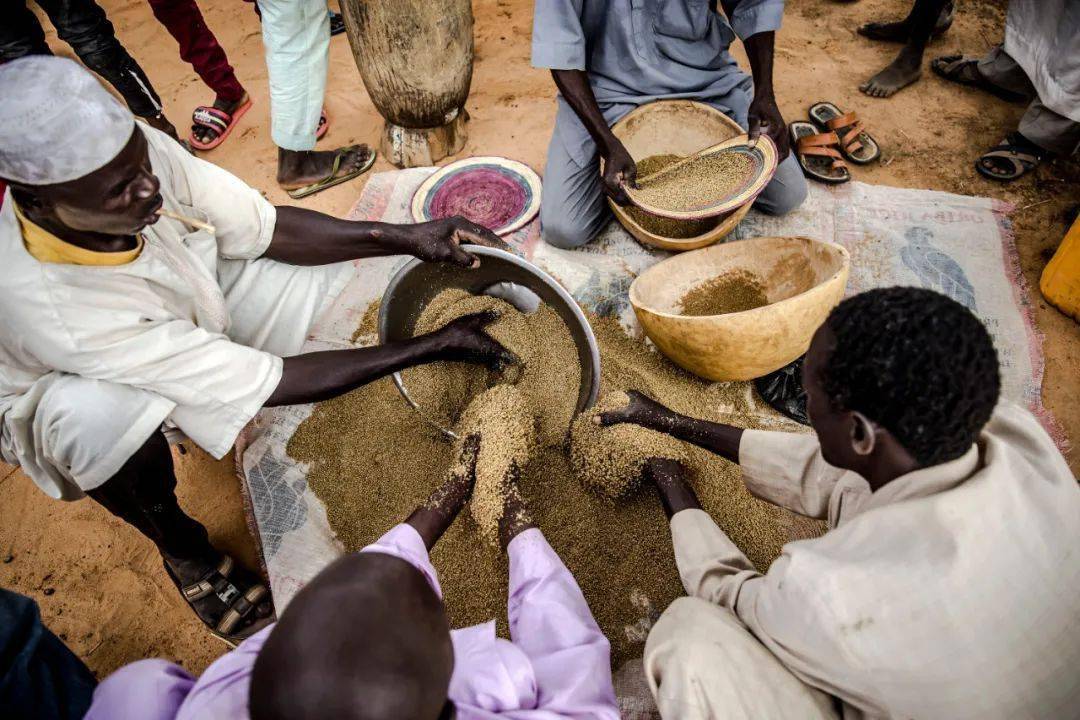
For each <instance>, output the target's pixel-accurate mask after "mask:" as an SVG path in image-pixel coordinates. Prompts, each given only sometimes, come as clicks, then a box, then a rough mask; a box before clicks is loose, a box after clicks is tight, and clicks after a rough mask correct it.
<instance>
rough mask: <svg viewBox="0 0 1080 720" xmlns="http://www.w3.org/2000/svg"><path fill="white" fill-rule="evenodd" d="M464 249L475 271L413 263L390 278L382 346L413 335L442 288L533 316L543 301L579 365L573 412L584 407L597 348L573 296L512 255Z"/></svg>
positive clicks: (591, 398)
mask: <svg viewBox="0 0 1080 720" xmlns="http://www.w3.org/2000/svg"><path fill="white" fill-rule="evenodd" d="M467 249H468V251H469V252H471V253H472V254H474V255H477V256H479V258H480V267H478V268H476V269H464V268H460V267H457V266H455V265H449V264H446V263H428V262H421V261H420V260H413V261H411V262H409V263H407V264H406V265H405V266H404V267H403V268H401V270H399V271H398V272H397V274H396V275H394V277H393V278H392V279H391V280H390V284H389V285H388V286H387V287H386V292H385V293H383V298H382V304H381V306H380V307H379V340H380V341H381V342H383V343H387V342H394V341H398V340H407V339H409V338H411V337H413V335H414V334H415V331H416V321H417V319H418V318H419V317H420V313H421V312H423V310H424V308H425V307H427V305H428V303H430V302H431V300H432V298H434V297H435V296H436V295H438V294H439V293H440V292H442V291H443V290H446V289H447V288H461V289H463V290H465V291H467V292H470V293H472V294H473V295H491V296H493V297H498V298H501V299H503V300H506V301H507V302H509V303H510V304H511V305H513V306H514V307H516V308H517V309H518V310H521V311H522V312H525V313H531V312H535V311H536V309H537V308H538V307H540V303H546V304H547V305H550V306H551V308H552V309H553V310H554V311H555V312H556V313H558V315H559V317H561V318H562V320H563V322H564V323H566V327H567V328H568V329H569V330H570V335H571V337H572V338H573V340H574V344H575V345H576V346H577V351H578V362H579V364H580V365H581V384H580V386H579V387H578V399H577V412H579V413H580V412H582V411H583V410H585V409H586V408H588V407H590V406H591V405H592V404H593V403H594V402H596V395H597V393H598V392H599V390H600V349H599V348H598V346H597V344H596V336H595V335H593V331H592V327H591V326H590V325H589V321H588V319H586V317H585V313H583V312H582V311H581V308H580V307H578V304H577V303H576V302H574V298H573V297H571V295H570V293H568V292H567V291H566V289H565V288H563V286H562V285H560V284H559V283H558V282H557V281H556V280H555V279H554V278H553V277H551V276H550V275H548V274H547V273H546V272H544V271H543V270H541V269H540V268H538V267H536V266H535V265H533V264H532V263H530V262H528V261H527V260H523V259H521V258H519V257H518V256H517V255H514V254H513V253H508V252H505V251H503V250H496V249H495V248H489V247H482V246H479V245H469V246H467ZM393 378H394V384H395V385H397V388H398V390H400V391H401V395H402V396H403V397H404V398H405V401H406V402H408V403H409V404H410V405H412V406H413V408H415V409H416V410H417V411H418V412H419V413H420V415H421V417H423V418H424V419H425V420H426V421H427V422H429V423H430V424H432V425H434V426H435V427H436V428H438V429H439V430H440V431H441V432H442V433H443V434H444V435H445V436H447V437H449V438H456V437H457V436H456V435H455V434H454V432H453V431H452V430H450V428H446V427H442V426H441V425H439V424H438V423H435V422H433V421H432V420H431V419H430V417H429V416H428V415H427V414H426V413H425V412H424V409H423V408H422V407H420V406H419V405H418V404H417V403H416V401H414V400H413V399H412V397H411V396H410V395H409V390H408V388H406V387H405V382H404V380H403V379H402V377H401V373H399V372H398V373H394V375H393Z"/></svg>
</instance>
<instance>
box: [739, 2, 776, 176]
mask: <svg viewBox="0 0 1080 720" xmlns="http://www.w3.org/2000/svg"><path fill="white" fill-rule="evenodd" d="M727 5H728V3H724V9H725V11H726V12H728V16H729V17H730V11H728V9H727ZM775 36H776V33H773V32H764V33H758V34H756V35H751V36H750V37H748V38H747V39H746V40H744V41H743V46H744V47H745V48H746V55H747V57H748V58H749V59H750V71H751V72H752V73H753V75H754V99H753V101H751V103H750V109H749V111H748V113H747V121H748V124H749V126H750V127H749V130H748V131H747V134H748V135H749V138H750V142H751V144H752V143H754V142H756V141H757V139H758V138H759V137H760V136H761V134H762V133H765V134H766V135H768V136H769V137H770V138H772V141H773V142H774V143H776V151H777V159H778V160H783V159H784V158H786V157H787V156H788V154H789V153H790V152H791V141H790V140H789V138H788V133H787V123H786V122H784V117H783V116H782V115H781V114H780V108H778V107H777V106H776V96H775V95H774V94H773V54H774V53H773V45H774V42H775Z"/></svg>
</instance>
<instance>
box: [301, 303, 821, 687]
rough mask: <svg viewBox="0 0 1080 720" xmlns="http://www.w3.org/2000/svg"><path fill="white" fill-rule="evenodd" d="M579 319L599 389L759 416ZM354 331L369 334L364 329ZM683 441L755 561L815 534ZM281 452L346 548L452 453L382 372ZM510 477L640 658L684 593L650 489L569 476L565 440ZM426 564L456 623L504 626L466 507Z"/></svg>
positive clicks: (365, 538)
mask: <svg viewBox="0 0 1080 720" xmlns="http://www.w3.org/2000/svg"><path fill="white" fill-rule="evenodd" d="M369 315H370V317H372V318H373V317H374V314H373V313H369ZM590 321H591V322H592V326H593V330H594V332H595V333H596V337H597V341H598V343H599V345H600V353H601V357H602V382H601V392H602V393H603V394H605V395H606V394H608V393H609V392H611V391H614V390H627V389H633V390H638V391H641V392H643V393H645V394H647V395H649V396H651V397H655V398H657V399H659V400H661V401H662V402H664V403H666V404H668V405H669V406H671V407H672V408H673V409H675V410H677V411H679V412H682V413H686V414H689V415H694V416H697V417H702V418H707V419H710V420H724V421H728V422H732V423H734V424H738V425H749V426H754V425H756V424H757V421H756V420H755V418H756V417H760V415H761V414H762V413H769V412H770V411H769V410H768V409H767V408H765V406H764V404H763V403H761V402H760V401H757V400H756V399H754V398H753V396H752V395H751V391H750V386H749V384H748V383H724V384H721V383H708V382H705V381H702V380H700V379H698V378H696V377H694V376H692V375H690V374H689V373H686V372H684V371H682V370H680V369H678V368H676V367H674V366H673V365H671V364H670V363H668V362H667V361H666V360H664V359H663V358H662V357H661V356H659V355H658V354H656V353H655V352H652V351H650V350H649V349H648V348H647V347H646V346H645V345H644V343H642V342H640V341H637V340H633V339H631V338H629V337H628V336H627V335H626V334H625V332H623V330H622V328H621V327H620V326H619V324H618V322H617V321H615V320H614V319H610V318H597V317H590ZM359 335H360V337H361V339H362V340H363V341H365V342H372V343H373V342H375V341H376V336H375V334H374V326H373V325H372V326H370V327H362V328H360V332H359ZM575 387H576V385H575ZM751 411H753V413H754V415H750V414H749V413H750V412H751ZM776 417H779V416H776ZM684 450H685V452H686V453H687V459H688V464H689V466H690V468H691V472H692V476H693V478H694V486H695V489H696V490H697V493H698V495H699V497H700V499H701V501H702V504H703V506H704V507H705V509H706V510H707V511H708V512H709V513H710V514H711V515H712V516H713V517H714V518H716V521H717V522H718V523H719V525H720V527H721V528H723V529H724V531H725V532H727V533H728V534H729V535H730V537H731V538H732V540H733V541H734V542H735V543H736V544H737V545H738V546H739V547H740V548H742V549H743V550H744V551H745V552H746V553H747V555H748V556H749V557H750V559H751V560H752V561H753V562H754V563H755V564H756V565H757V566H758V567H759V568H761V569H764V568H766V567H768V565H769V563H770V562H772V560H773V559H774V558H775V557H776V556H777V555H778V553H779V551H780V547H781V545H783V543H784V542H786V541H787V540H788V539H789V538H791V537H792V536H793V535H797V536H807V535H810V534H813V533H814V532H816V533H820V532H821V530H822V528H821V526H820V524H813V525H807V524H806V523H807V521H805V520H798V519H796V518H795V516H792V515H791V514H790V513H787V512H785V511H781V510H779V509H777V508H775V507H773V506H771V505H768V504H767V503H764V502H761V501H759V500H757V499H755V498H753V497H752V496H751V495H750V494H749V493H748V492H747V491H746V490H745V488H744V487H743V485H742V481H741V477H740V474H739V471H738V468H737V467H735V466H734V465H732V464H731V463H728V462H727V461H725V460H723V459H721V458H719V457H717V456H715V455H711V454H708V453H706V452H704V451H702V450H699V449H697V448H693V447H690V446H684ZM288 452H289V454H290V455H292V456H293V457H294V458H296V459H297V460H300V461H303V462H306V463H309V468H310V469H309V474H308V477H307V482H308V484H309V486H310V487H311V489H312V490H313V491H314V492H315V494H316V495H317V496H318V497H319V498H320V499H321V501H322V503H323V504H324V505H325V507H326V513H327V519H328V520H329V522H330V526H331V527H332V528H333V529H334V532H335V533H336V534H337V537H338V538H339V539H340V541H341V542H342V544H343V545H344V547H345V549H346V550H347V551H354V550H358V549H360V548H361V547H363V546H364V545H367V544H369V543H371V542H373V541H374V540H376V539H378V538H379V536H381V535H382V534H383V533H385V532H386V531H387V530H389V529H390V528H391V527H393V525H395V524H396V523H398V522H401V521H402V520H403V519H405V518H406V517H407V516H408V515H409V513H411V512H412V511H413V510H414V509H415V508H416V507H417V506H418V505H421V504H423V503H424V502H425V500H426V499H427V497H428V495H430V494H431V492H432V491H433V490H434V489H435V488H436V487H438V486H439V484H440V483H442V481H443V480H444V478H445V477H446V471H447V468H448V467H449V466H450V464H451V463H452V462H453V459H454V458H455V457H456V456H455V455H454V449H453V447H452V446H451V445H450V444H449V443H446V442H445V441H444V440H443V439H442V438H441V436H440V434H439V433H438V432H437V431H435V430H433V429H432V428H430V427H429V426H428V425H426V424H425V423H424V422H422V421H421V420H420V419H419V418H418V417H417V415H416V413H415V412H414V411H413V410H412V409H411V408H410V407H408V406H407V405H406V404H405V402H404V401H403V400H402V398H401V396H400V394H399V393H398V392H397V388H395V387H394V385H393V383H392V382H391V380H390V379H389V378H384V379H383V380H379V381H377V382H374V383H371V384H369V385H367V386H365V387H362V388H359V389H357V390H354V391H353V392H351V393H349V394H347V395H344V396H342V397H339V398H336V399H334V400H330V401H327V402H324V403H320V404H319V405H317V406H316V407H315V408H314V410H313V412H312V414H311V416H310V417H309V418H308V419H307V420H306V421H304V423H302V424H301V425H300V427H299V429H298V430H297V431H296V433H295V434H294V435H293V437H292V440H291V441H290V442H289V445H288ZM520 487H521V491H522V494H523V496H524V498H525V501H526V502H527V503H528V504H529V507H530V510H531V511H532V514H533V515H534V519H535V520H536V522H537V524H538V525H539V527H540V528H541V529H542V530H543V532H544V534H545V536H546V537H547V538H548V540H549V541H550V543H551V545H552V547H554V548H555V550H556V551H557V552H558V553H559V555H560V557H561V558H562V559H563V561H564V562H565V563H566V565H567V567H568V568H569V569H570V571H571V572H573V574H574V577H575V578H576V579H577V581H578V583H579V585H580V586H581V589H582V592H583V593H584V594H585V598H586V599H587V600H588V602H589V607H590V608H591V609H592V611H593V613H594V615H595V616H596V619H597V622H598V623H599V624H600V627H601V628H602V629H603V630H604V632H605V634H606V635H607V636H608V638H609V639H610V641H611V643H612V661H613V664H614V665H615V666H616V667H618V666H619V665H621V664H622V662H623V661H625V660H627V659H629V658H632V657H638V656H640V655H641V652H642V648H643V643H644V641H645V636H646V635H647V633H648V630H649V628H650V627H651V625H652V622H653V621H655V619H656V618H657V617H658V615H659V613H660V612H661V611H663V610H664V608H666V607H667V606H668V604H670V603H671V601H672V600H674V599H675V598H676V597H679V596H680V595H682V594H683V593H684V591H683V588H682V584H681V582H680V580H679V575H678V571H677V570H676V568H675V562H674V557H673V555H672V550H671V534H670V531H669V529H668V523H667V519H666V518H665V517H664V513H663V510H662V509H661V507H660V503H659V501H658V500H657V498H656V496H655V493H653V492H651V491H647V492H645V491H643V492H639V493H636V494H633V495H631V496H629V497H627V498H624V499H622V500H620V501H619V502H616V503H613V502H611V500H609V499H607V498H606V497H604V496H602V495H600V494H598V493H596V492H594V491H592V490H589V489H587V488H586V487H585V486H584V485H583V484H582V483H581V482H579V481H578V480H577V479H576V478H575V477H574V474H573V471H572V469H571V465H570V460H569V458H568V453H567V451H566V449H565V448H564V447H562V446H547V445H545V444H544V443H543V442H539V443H538V448H537V450H536V451H535V452H534V455H533V458H532V460H531V461H530V462H529V463H528V465H527V466H526V467H525V468H523V469H522V478H521V482H520ZM432 560H433V562H434V564H435V566H436V568H437V569H438V571H439V579H440V583H441V585H442V588H443V592H444V593H445V599H446V604H447V610H448V612H449V615H450V621H451V622H452V623H453V626H454V627H462V626H466V625H471V624H474V623H478V622H484V621H487V620H490V619H492V618H495V619H497V620H498V625H499V631H500V633H501V634H503V635H504V636H505V633H506V631H507V629H506V573H507V563H506V558H505V556H503V555H502V554H501V553H499V552H498V551H497V550H496V549H495V548H493V547H491V546H490V545H489V544H488V543H487V542H485V541H484V540H483V538H482V536H481V535H480V533H479V532H478V529H477V525H476V521H475V520H474V519H473V517H472V515H471V513H462V515H461V517H460V518H459V519H458V521H457V522H455V523H454V525H453V526H452V527H451V528H450V530H449V531H448V532H447V534H446V535H445V536H444V537H443V538H442V540H440V541H439V543H438V544H437V545H436V546H435V550H434V552H433V553H432Z"/></svg>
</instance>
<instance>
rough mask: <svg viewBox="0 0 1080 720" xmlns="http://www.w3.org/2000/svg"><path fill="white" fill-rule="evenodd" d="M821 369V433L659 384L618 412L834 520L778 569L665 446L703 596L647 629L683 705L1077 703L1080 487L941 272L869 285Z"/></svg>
mask: <svg viewBox="0 0 1080 720" xmlns="http://www.w3.org/2000/svg"><path fill="white" fill-rule="evenodd" d="M803 384H804V386H805V388H806V392H807V410H808V413H809V415H810V421H811V425H812V426H813V429H814V434H793V433H784V432H771V431H764V430H743V429H741V428H737V427H733V426H730V425H725V424H723V423H711V422H707V421H704V420H699V419H695V418H690V417H687V416H684V415H680V414H678V413H675V412H673V411H671V410H669V409H667V408H664V407H663V406H661V405H659V404H657V403H655V402H654V401H652V400H649V399H648V398H645V397H643V396H640V395H636V396H634V397H633V398H632V400H631V403H630V404H629V406H628V407H627V408H625V409H622V410H615V411H612V412H609V413H605V414H604V415H602V416H601V418H600V422H601V423H602V424H613V423H619V422H632V423H636V424H639V425H643V426H645V427H648V428H651V429H653V430H657V431H660V432H665V433H668V434H671V435H672V436H674V437H676V438H679V439H681V440H686V441H688V442H691V443H694V444H696V445H699V446H701V447H703V448H705V449H706V450H709V451H712V452H715V453H718V454H720V455H722V456H723V457H725V458H727V459H728V460H731V461H732V462H737V463H738V464H739V465H740V467H741V468H742V472H743V478H744V480H745V482H746V487H747V489H748V490H749V491H750V492H751V493H753V494H754V495H756V496H757V497H759V498H761V499H763V500H765V501H768V502H772V503H775V504H777V505H780V506H783V507H785V508H787V509H789V510H792V511H794V512H797V513H800V514H803V515H807V516H810V517H815V518H820V519H822V520H825V521H827V523H828V528H829V529H828V531H827V532H826V533H825V534H824V535H822V536H821V537H818V538H813V539H808V540H801V541H798V542H792V543H788V544H787V545H785V546H784V548H783V550H782V552H781V554H780V557H778V558H777V559H776V560H775V561H774V562H773V563H772V565H771V566H770V567H769V568H768V571H767V572H764V573H763V572H761V571H760V570H759V569H757V568H755V567H754V566H753V565H752V564H751V563H750V561H749V560H748V559H747V558H746V556H745V555H744V554H743V553H742V552H741V551H740V550H739V548H738V547H737V546H736V545H735V544H734V543H733V542H732V541H731V539H730V538H729V537H728V536H727V535H726V534H725V533H724V531H723V530H722V529H721V528H720V527H718V526H717V524H716V522H715V521H714V520H713V519H712V518H711V517H710V516H709V514H708V513H706V512H705V511H704V510H702V509H701V505H700V503H698V501H697V497H696V495H695V494H694V491H693V489H692V486H691V484H690V478H689V477H688V473H687V472H686V471H685V469H684V468H683V467H682V466H681V465H680V464H679V463H676V462H673V461H659V460H653V461H651V462H650V464H649V465H648V470H647V474H648V476H649V477H650V479H651V480H652V481H653V483H654V484H655V486H656V489H657V490H658V491H659V495H660V499H661V501H662V503H663V505H664V509H665V511H666V512H667V514H668V517H669V518H670V519H671V535H672V540H673V544H674V550H675V562H676V564H677V565H678V568H679V574H680V576H681V577H682V581H683V584H684V586H685V587H686V591H687V593H688V594H689V595H690V597H689V598H680V599H679V600H677V601H676V602H675V603H673V604H672V606H671V607H670V608H668V609H667V610H666V611H665V612H664V614H663V615H662V616H661V618H660V620H659V621H658V622H657V623H656V625H655V626H654V627H653V629H652V631H651V633H650V634H649V638H648V640H647V641H646V644H645V657H644V664H645V672H646V675H647V678H648V680H649V683H650V685H651V687H652V689H653V692H654V695H655V697H656V700H657V704H658V706H659V708H660V711H661V714H662V715H663V716H664V718H665V720H674V719H675V718H678V719H679V720H705V719H706V718H731V719H732V720H736V719H740V718H746V719H748V720H749V719H751V718H752V719H753V720H762V719H769V718H814V719H815V720H816V719H819V718H829V717H835V714H836V712H837V710H836V709H834V708H833V707H832V706H831V703H830V698H828V696H829V695H831V696H833V698H835V701H836V704H837V706H838V710H839V712H840V713H841V714H842V715H843V717H844V718H845V719H846V720H853V719H855V718H950V719H951V720H962V719H965V718H971V719H972V720H975V719H978V720H985V719H987V718H1002V719H1004V718H1065V717H1075V715H1076V711H1077V709H1078V708H1080V673H1077V668H1078V667H1080V553H1078V551H1077V548H1080V487H1078V486H1077V482H1076V478H1075V477H1073V475H1072V473H1071V472H1070V471H1069V467H1068V465H1066V463H1065V459H1064V458H1063V457H1062V456H1061V453H1060V452H1058V450H1057V448H1056V447H1055V446H1054V443H1053V441H1052V440H1051V439H1050V437H1049V436H1048V435H1047V434H1046V432H1045V431H1044V430H1043V429H1042V428H1041V427H1040V425H1039V423H1038V421H1037V420H1036V419H1035V418H1034V417H1032V415H1031V413H1029V412H1027V411H1026V410H1023V409H1021V408H1020V407H1018V406H1016V405H1013V404H1011V403H1009V402H1007V401H1004V400H1001V401H999V392H1000V375H999V371H998V361H997V356H996V353H995V351H994V348H993V344H992V342H991V340H990V336H989V333H987V331H986V329H985V328H984V327H983V325H982V323H980V322H979V320H978V319H977V318H976V317H975V316H974V315H973V314H972V313H971V312H970V311H969V310H968V309H967V308H965V307H964V306H963V305H961V304H960V303H957V302H956V301H954V300H952V299H950V298H948V297H946V296H944V295H941V294H939V293H935V292H933V291H930V290H923V289H917V288H884V289H879V290H871V291H869V292H865V293H862V294H860V295H856V296H854V297H851V298H848V299H847V300H845V301H844V302H843V303H841V304H840V305H839V306H837V308H836V309H835V310H833V312H832V313H831V315H830V316H829V318H828V319H827V320H826V322H825V324H824V325H823V326H822V327H821V328H819V329H818V331H817V333H816V334H815V335H814V338H813V341H812V342H811V345H810V349H809V351H808V352H807V354H806V361H805V364H804V366H803ZM698 481H699V482H707V481H708V478H700V479H699V480H698ZM740 630H741V635H740ZM751 635H752V637H751ZM753 638H756V641H757V642H759V644H760V646H759V647H758V648H757V649H756V650H755V648H754V646H753V645H752V644H751V643H750V642H749V641H750V640H752V639H753ZM798 681H801V682H802V683H804V684H805V687H803V688H802V689H800V686H799V682H798Z"/></svg>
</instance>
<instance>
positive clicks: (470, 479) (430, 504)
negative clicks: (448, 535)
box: [405, 435, 480, 552]
mask: <svg viewBox="0 0 1080 720" xmlns="http://www.w3.org/2000/svg"><path fill="white" fill-rule="evenodd" d="M479 452H480V436H479V435H470V436H469V437H467V438H465V442H464V443H462V447H461V455H460V456H459V458H458V460H459V461H458V462H457V463H456V464H455V467H460V468H463V469H464V471H463V472H455V473H451V474H450V477H448V478H447V479H446V482H444V483H443V484H442V485H440V486H439V487H438V488H436V489H435V492H433V493H432V494H431V496H430V497H428V499H427V502H425V503H424V504H423V505H421V506H420V507H418V508H416V510H414V511H413V513H412V515H410V516H409V518H408V519H407V520H406V521H405V522H406V523H408V524H409V525H412V526H413V528H414V529H415V530H416V532H418V533H419V534H420V537H421V538H423V540H424V546H425V547H427V549H428V552H430V551H431V549H432V548H433V547H435V543H437V542H438V541H439V538H441V537H442V536H443V534H444V533H445V532H446V531H447V530H448V529H449V528H450V526H451V525H453V524H454V519H455V518H457V516H458V513H460V512H461V509H462V508H463V507H465V503H467V502H468V501H469V498H471V497H472V491H473V486H474V485H475V484H476V457H477V455H478V454H479Z"/></svg>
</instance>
